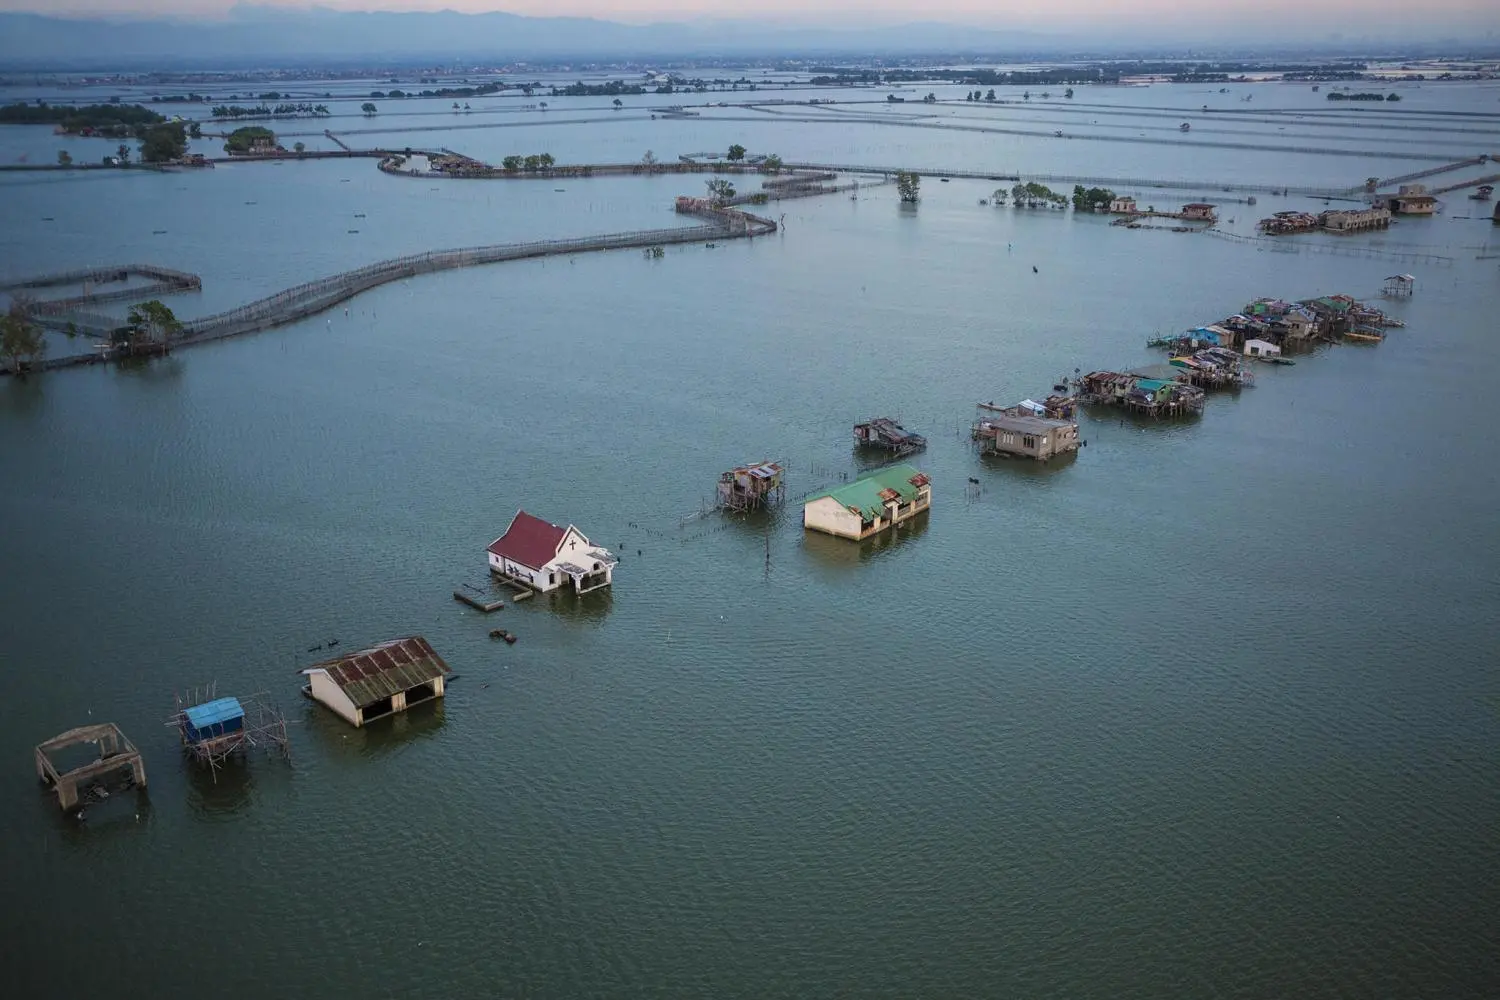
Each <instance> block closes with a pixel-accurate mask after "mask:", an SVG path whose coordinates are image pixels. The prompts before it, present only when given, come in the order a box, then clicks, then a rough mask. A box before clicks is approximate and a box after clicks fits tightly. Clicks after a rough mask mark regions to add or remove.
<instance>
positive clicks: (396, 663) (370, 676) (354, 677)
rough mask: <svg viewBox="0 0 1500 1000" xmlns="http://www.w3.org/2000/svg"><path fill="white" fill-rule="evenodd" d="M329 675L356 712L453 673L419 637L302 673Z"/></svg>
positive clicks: (349, 656) (363, 650)
mask: <svg viewBox="0 0 1500 1000" xmlns="http://www.w3.org/2000/svg"><path fill="white" fill-rule="evenodd" d="M317 670H322V671H326V672H327V674H328V676H329V677H330V678H332V679H333V682H334V683H335V684H337V685H338V686H339V688H340V690H342V691H343V692H344V694H346V695H348V696H349V700H350V701H352V702H354V707H355V708H364V707H366V706H367V705H373V704H375V702H377V701H379V700H380V699H382V698H389V697H390V696H391V695H393V694H395V693H396V692H398V691H406V690H409V689H411V688H414V687H416V686H417V685H418V684H425V683H426V682H427V681H430V680H432V679H433V678H436V677H441V676H443V675H444V674H447V673H451V672H452V671H450V670H449V669H448V664H446V663H444V662H443V658H442V657H441V656H439V655H438V654H437V650H435V649H433V648H432V645H431V644H430V643H428V641H427V640H426V639H424V638H422V637H421V636H419V635H412V636H407V637H406V638H404V639H392V640H390V641H389V642H383V643H381V644H380V645H378V646H371V647H370V648H369V649H362V650H360V651H359V652H357V653H349V654H348V655H346V656H340V657H338V658H337V659H333V660H324V661H323V662H322V663H315V664H313V665H312V666H310V667H308V668H307V669H306V670H303V671H302V672H303V673H304V674H309V673H312V672H314V671H317Z"/></svg>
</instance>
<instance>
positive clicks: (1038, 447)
mask: <svg viewBox="0 0 1500 1000" xmlns="http://www.w3.org/2000/svg"><path fill="white" fill-rule="evenodd" d="M974 438H975V440H977V441H978V442H979V448H980V451H981V453H983V454H986V455H1019V456H1021V457H1024V458H1034V459H1036V460H1037V461H1039V462H1045V461H1047V460H1048V459H1049V458H1052V457H1054V456H1056V455H1062V454H1065V453H1067V452H1070V451H1077V450H1078V425H1077V424H1076V423H1074V422H1073V421H1071V420H1049V419H1047V418H1046V417H1019V416H1011V415H1010V414H1006V413H991V414H986V415H985V416H984V417H983V418H982V419H981V420H980V421H979V422H978V423H977V424H976V425H975V426H974Z"/></svg>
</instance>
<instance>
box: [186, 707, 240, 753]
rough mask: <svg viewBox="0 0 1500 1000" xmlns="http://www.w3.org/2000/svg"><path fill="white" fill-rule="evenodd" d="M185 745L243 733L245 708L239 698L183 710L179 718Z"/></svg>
mask: <svg viewBox="0 0 1500 1000" xmlns="http://www.w3.org/2000/svg"><path fill="white" fill-rule="evenodd" d="M178 725H179V726H180V727H181V729H182V739H183V742H185V743H204V742H207V741H208V740H216V739H219V738H220V737H223V736H230V735H233V734H234V733H238V732H242V731H243V730H244V728H245V707H244V706H243V705H241V704H240V700H239V699H238V698H215V699H214V700H213V701H209V702H204V703H203V704H202V705H193V706H190V707H188V708H184V709H183V710H182V715H181V716H179V718H178Z"/></svg>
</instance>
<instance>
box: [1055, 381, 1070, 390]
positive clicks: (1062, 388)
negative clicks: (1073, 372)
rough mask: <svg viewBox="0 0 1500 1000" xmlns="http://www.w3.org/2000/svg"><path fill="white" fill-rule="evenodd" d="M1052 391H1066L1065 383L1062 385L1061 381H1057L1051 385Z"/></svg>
mask: <svg viewBox="0 0 1500 1000" xmlns="http://www.w3.org/2000/svg"><path fill="white" fill-rule="evenodd" d="M1052 391H1053V392H1067V391H1068V387H1067V386H1066V385H1063V384H1062V383H1061V382H1059V383H1057V384H1056V385H1054V386H1053V387H1052Z"/></svg>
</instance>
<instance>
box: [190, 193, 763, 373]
mask: <svg viewBox="0 0 1500 1000" xmlns="http://www.w3.org/2000/svg"><path fill="white" fill-rule="evenodd" d="M721 216H722V218H723V221H717V220H718V219H719V218H720V217H721ZM736 217H739V218H736ZM713 218H715V220H716V221H715V223H714V224H709V225H698V226H688V227H682V228H675V229H649V230H637V231H633V232H626V233H615V234H609V235H604V236H592V237H582V238H578V239H565V240H538V241H533V242H529V243H512V244H498V245H494V246H484V247H466V248H461V249H456V250H434V251H428V252H426V253H420V254H411V255H409V256H406V257H398V258H395V259H393V260H387V261H379V262H376V263H374V264H367V265H365V266H364V267H360V268H355V269H354V270H352V271H345V272H342V273H340V274H335V275H330V276H328V277H326V278H320V279H318V280H316V281H310V282H306V283H304V284H301V285H296V286H294V287H292V288H288V289H285V290H283V291H281V292H278V293H276V294H275V295H271V296H268V297H266V298H264V299H259V300H257V301H255V302H250V303H247V304H246V305H243V306H239V307H237V308H235V309H231V310H228V311H226V312H223V313H218V314H216V315H213V316H205V317H202V318H200V319H195V320H192V321H190V322H187V323H185V324H183V338H182V341H181V343H183V344H189V343H200V342H204V341H208V340H213V339H218V338H220V337H226V336H232V335H234V334H238V333H248V332H253V329H264V328H265V327H267V326H276V325H281V324H283V323H286V322H291V321H293V320H296V319H301V318H303V317H305V316H308V315H312V314H314V313H317V312H322V311H323V310H325V309H328V308H330V307H332V306H334V305H337V304H338V303H339V302H342V301H345V300H347V299H350V298H353V297H354V296H355V295H358V294H359V293H360V292H363V291H366V290H368V289H370V288H374V287H376V286H378V285H382V284H387V283H389V282H392V281H399V280H401V279H402V278H409V277H415V276H417V275H421V274H428V273H431V272H434V271H440V270H449V269H453V268H460V267H473V266H478V265H483V264H492V263H500V262H502V261H507V260H523V259H527V258H535V257H547V256H560V255H564V254H570V253H588V252H595V251H600V250H611V249H626V248H635V247H641V246H652V245H658V244H664V243H694V242H697V241H699V240H703V239H724V238H730V237H739V236H745V237H749V236H757V235H762V234H764V233H768V232H773V231H774V230H775V229H776V224H775V223H773V222H770V221H769V220H764V219H758V218H756V217H754V216H745V215H743V213H728V212H725V213H721V214H720V215H715V216H713Z"/></svg>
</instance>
